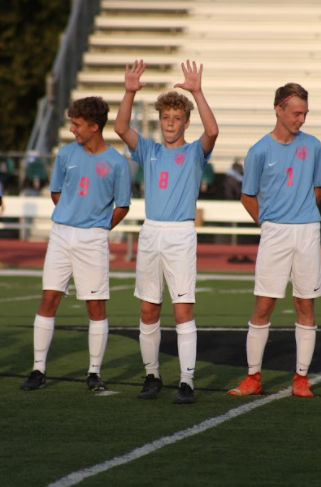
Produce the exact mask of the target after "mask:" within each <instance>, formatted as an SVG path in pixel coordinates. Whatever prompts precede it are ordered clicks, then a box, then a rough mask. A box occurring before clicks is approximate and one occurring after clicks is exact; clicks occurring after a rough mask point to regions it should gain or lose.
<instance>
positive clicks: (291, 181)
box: [286, 167, 293, 186]
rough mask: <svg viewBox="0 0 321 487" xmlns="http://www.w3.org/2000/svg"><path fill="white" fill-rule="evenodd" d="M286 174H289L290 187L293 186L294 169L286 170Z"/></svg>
mask: <svg viewBox="0 0 321 487" xmlns="http://www.w3.org/2000/svg"><path fill="white" fill-rule="evenodd" d="M286 172H287V173H288V175H289V177H288V186H293V167H288V168H287V169H286Z"/></svg>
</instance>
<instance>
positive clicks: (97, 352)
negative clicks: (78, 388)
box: [88, 319, 108, 375]
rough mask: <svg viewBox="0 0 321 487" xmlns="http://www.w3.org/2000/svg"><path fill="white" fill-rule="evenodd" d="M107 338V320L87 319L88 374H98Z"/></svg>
mask: <svg viewBox="0 0 321 487" xmlns="http://www.w3.org/2000/svg"><path fill="white" fill-rule="evenodd" d="M107 338H108V320H107V319H105V320H101V321H92V320H89V334H88V344H89V360H90V363H89V369H88V374H90V373H95V374H98V375H99V374H100V367H101V364H102V361H103V358H104V354H105V350H106V345H107Z"/></svg>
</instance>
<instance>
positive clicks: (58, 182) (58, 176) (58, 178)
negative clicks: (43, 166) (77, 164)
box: [50, 152, 65, 193]
mask: <svg viewBox="0 0 321 487" xmlns="http://www.w3.org/2000/svg"><path fill="white" fill-rule="evenodd" d="M64 178H65V164H64V158H63V156H62V155H61V154H60V153H59V152H58V155H57V157H56V160H55V163H54V167H53V170H52V175H51V180H50V191H51V192H52V193H61V190H62V185H63V182H64Z"/></svg>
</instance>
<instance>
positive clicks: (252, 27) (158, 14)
mask: <svg viewBox="0 0 321 487" xmlns="http://www.w3.org/2000/svg"><path fill="white" fill-rule="evenodd" d="M135 59H144V61H146V63H147V69H146V71H145V73H144V75H143V78H142V80H143V81H144V82H146V83H147V86H146V88H144V89H142V90H140V91H139V92H138V93H137V95H136V98H135V103H136V104H137V103H143V104H144V105H145V107H147V108H146V113H147V120H148V135H149V136H151V137H153V138H155V139H156V140H160V134H159V130H158V124H157V113H156V112H155V110H154V108H153V103H154V101H155V100H156V98H157V96H158V95H159V94H160V93H161V92H165V91H169V90H172V89H173V85H174V84H175V83H177V82H181V81H182V80H183V75H182V71H181V67H180V64H181V62H183V61H185V60H187V59H190V60H195V61H196V62H197V63H198V65H199V64H200V63H203V65H204V71H203V89H204V93H205V95H206V97H207V100H208V102H209V104H210V106H211V108H212V109H213V111H214V113H215V115H216V118H217V121H218V124H219V127H220V135H219V138H218V140H217V144H216V147H215V150H214V152H213V159H212V163H213V164H214V167H215V170H216V172H218V173H219V172H225V171H226V170H227V169H228V168H229V167H230V165H231V162H232V161H233V159H234V157H236V156H238V157H240V158H244V157H245V155H246V152H247V150H248V148H249V147H250V146H251V145H252V144H253V143H254V142H256V141H257V140H258V138H260V137H261V136H263V135H264V134H265V133H267V132H269V131H270V130H271V129H272V128H273V126H274V122H275V115H274V111H273V98H274V92H275V89H276V88H278V87H279V86H281V85H283V84H285V83H287V82H297V83H300V84H302V85H303V86H304V87H305V88H306V89H307V90H308V91H309V95H310V101H309V108H310V113H309V115H308V117H307V122H306V125H305V130H306V131H308V132H309V133H311V134H313V135H315V136H317V137H318V138H320V136H321V2H320V0H306V2H304V3H303V2H302V1H301V0H270V1H269V2H267V1H266V0H229V1H227V0H217V1H211V0H208V1H202V0H194V1H183V0H175V1H171V0H162V1H157V0H153V1H152V2H151V1H150V0H142V1H121V0H116V1H111V0H110V1H109V0H101V2H100V13H99V15H97V16H96V17H95V21H94V28H93V32H92V34H91V35H90V36H89V38H88V49H87V51H86V52H85V53H84V55H83V60H82V69H81V71H79V73H78V75H77V85H76V87H75V89H74V90H73V91H72V93H71V98H72V99H77V98H81V97H84V96H90V95H99V96H103V97H104V98H105V99H106V100H107V101H108V103H109V104H110V107H111V111H110V114H109V122H108V125H107V126H106V129H105V131H104V134H105V137H106V139H107V140H108V141H110V142H111V143H112V144H113V145H114V146H115V148H116V149H118V150H120V151H123V145H122V142H121V141H120V140H119V138H118V137H117V135H116V134H115V133H114V131H113V124H114V121H115V117H116V113H117V109H118V106H119V103H120V101H121V99H122V97H123V94H124V71H125V66H126V64H131V63H132V62H133V61H134V60H135ZM178 91H180V90H178ZM185 94H187V96H189V97H191V95H189V94H188V93H186V92H185ZM201 133H202V125H201V122H200V118H199V116H198V114H197V112H196V110H195V111H194V112H193V113H192V117H191V124H190V127H189V129H188V131H187V133H186V136H187V137H186V138H187V140H188V141H192V140H194V139H195V138H197V137H199V136H200V134H201ZM73 139H74V138H73V135H72V134H71V133H70V132H69V125H68V122H67V120H66V124H65V125H64V126H63V127H62V128H61V129H60V132H59V145H62V144H65V143H68V142H70V141H72V140H73Z"/></svg>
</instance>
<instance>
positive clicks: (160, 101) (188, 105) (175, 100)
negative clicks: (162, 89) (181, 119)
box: [155, 91, 194, 120]
mask: <svg viewBox="0 0 321 487" xmlns="http://www.w3.org/2000/svg"><path fill="white" fill-rule="evenodd" d="M170 108H174V110H183V112H185V114H186V120H189V118H190V114H191V110H193V108H194V105H193V103H192V102H191V101H190V100H189V99H188V98H187V97H186V96H184V95H180V94H179V93H177V91H170V92H169V93H163V94H162V95H159V97H158V98H157V101H156V102H155V109H156V110H157V111H158V112H159V116H160V115H161V112H162V110H168V109H170Z"/></svg>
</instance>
